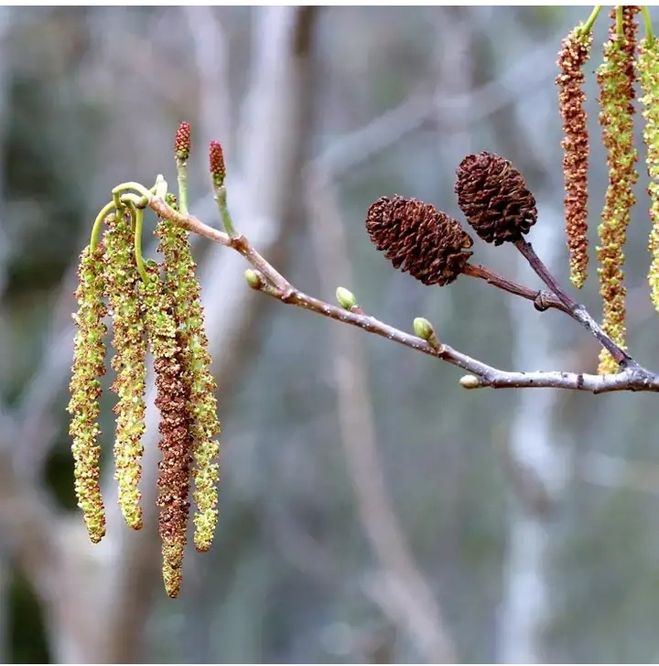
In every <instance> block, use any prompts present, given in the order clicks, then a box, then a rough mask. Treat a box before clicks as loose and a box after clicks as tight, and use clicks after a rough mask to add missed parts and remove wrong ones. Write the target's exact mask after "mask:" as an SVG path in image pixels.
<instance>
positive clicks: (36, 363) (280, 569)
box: [0, 7, 659, 662]
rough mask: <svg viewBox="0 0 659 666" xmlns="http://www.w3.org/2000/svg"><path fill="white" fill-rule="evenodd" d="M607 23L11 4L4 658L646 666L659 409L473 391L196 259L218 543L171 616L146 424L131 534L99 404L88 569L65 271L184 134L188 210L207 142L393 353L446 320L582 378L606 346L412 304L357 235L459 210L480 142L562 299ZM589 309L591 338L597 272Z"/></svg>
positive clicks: (312, 282)
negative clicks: (397, 197)
mask: <svg viewBox="0 0 659 666" xmlns="http://www.w3.org/2000/svg"><path fill="white" fill-rule="evenodd" d="M588 13H589V8H578V7H573V8H561V7H551V8H541V7H536V8H523V7H515V8H506V7H496V8H487V7H473V8H469V7H460V8H452V7H435V8H430V7H428V8H398V9H396V8H380V9H378V8H338V7H336V8H320V7H319V8H304V7H301V8H268V9H263V8H260V9H250V8H209V7H195V8H177V7H148V8H122V7H109V8H101V7H95V8H55V7H53V8H10V7H2V8H0V661H5V662H33V661H37V662H41V661H51V662H76V661H85V662H126V661H128V662H134V661H136V662H149V661H151V662H152V661H157V662H163V661H164V662H223V661H242V662H251V661H266V662H277V661H291V662H300V661H307V662H315V661H329V662H347V661H369V662H392V661H403V662H405V661H407V662H409V661H421V662H432V661H460V662H482V661H486V662H487V661H500V662H510V661H513V662H520V661H521V662H537V661H558V662H560V661H577V662H578V661H591V662H602V661H622V662H635V661H655V660H657V659H659V632H657V630H656V626H657V617H658V615H659V511H658V508H659V450H658V449H657V446H656V432H657V405H656V398H654V396H652V395H649V394H648V395H623V394H620V395H617V394H610V395H605V396H599V397H594V396H590V395H581V394H575V393H568V392H562V393H558V392H551V391H544V390H542V391H541V390H538V391H500V392H494V391H488V390H483V391H472V392H465V391H464V390H462V389H461V388H460V387H459V385H458V379H459V377H460V372H459V371H458V370H457V369H456V368H453V367H451V366H448V365H444V364H441V363H438V362H436V361H433V359H431V358H428V357H426V356H424V355H422V354H414V353H412V352H411V351H410V350H409V349H407V348H404V347H398V346H396V345H395V344H392V343H390V342H388V341H386V340H383V339H381V338H377V337H375V336H368V335H365V334H364V333H363V332H361V331H359V330H356V329H352V328H349V327H344V326H341V325H339V324H337V323H335V322H332V321H329V320H325V319H322V318H320V317H317V316H315V315H312V314H309V313H306V312H304V311H301V310H296V309H293V308H287V307H285V306H283V305H278V304H277V303H275V302H274V301H272V300H271V299H268V298H267V297H265V296H263V295H262V294H258V293H254V292H252V291H251V290H250V289H249V288H248V287H247V285H246V284H245V282H244V279H243V271H244V269H245V268H246V264H245V263H244V261H243V260H242V259H241V258H240V257H239V256H237V255H234V253H232V252H230V251H228V250H226V249H223V248H219V247H210V244H209V243H207V242H206V241H203V240H197V241H196V242H195V244H194V252H195V256H196V258H197V259H198V262H199V265H200V275H201V279H202V284H203V290H204V291H203V297H204V303H205V306H206V313H207V326H208V333H209V338H210V340H211V345H212V350H213V353H214V358H215V363H214V373H215V375H216V377H217V380H218V383H219V386H220V389H219V393H218V396H219V401H220V416H221V419H222V422H223V434H222V444H223V449H222V484H221V500H220V501H221V520H220V526H219V531H218V535H217V539H216V542H215V545H214V547H213V549H212V551H211V552H210V553H208V554H205V555H200V554H196V553H194V551H193V549H192V548H189V552H188V555H187V558H186V562H185V573H184V583H183V590H182V593H181V595H180V597H179V598H178V599H177V600H175V601H172V600H169V599H168V598H167V597H166V596H165V593H164V591H163V587H162V583H161V580H160V572H159V568H160V555H159V542H158V538H157V526H156V516H155V511H154V509H153V496H154V489H153V485H154V477H155V466H156V461H157V456H158V453H157V448H156V446H157V418H156V415H155V414H154V413H153V412H151V411H150V412H149V416H148V431H147V434H146V435H145V438H144V444H145V446H146V448H147V456H146V461H145V474H144V481H143V492H144V495H145V505H146V506H147V507H148V509H149V510H148V511H147V517H146V518H147V519H146V524H145V527H144V529H143V530H142V531H141V532H140V533H132V532H131V531H130V530H129V529H128V528H127V527H125V525H123V524H122V522H121V521H120V520H119V516H118V514H117V511H116V508H115V506H114V505H115V502H114V500H113V494H114V490H113V482H112V471H113V470H112V462H111V459H110V455H109V454H110V451H111V447H112V430H113V424H112V411H111V410H112V404H113V402H114V401H113V398H112V396H111V394H109V393H105V394H104V398H103V415H102V426H103V430H104V435H103V446H104V450H105V452H106V454H107V455H106V458H105V461H104V465H105V473H106V477H107V478H106V480H107V484H106V485H107V489H106V492H105V494H106V504H107V506H108V507H109V509H108V510H109V516H108V534H107V536H106V537H105V539H104V540H103V542H102V543H101V544H100V545H98V546H93V545H91V543H90V542H89V540H88V538H87V536H86V533H85V531H84V527H83V521H82V518H81V516H80V514H79V512H78V511H77V509H76V508H75V499H74V495H73V480H72V461H71V456H70V451H69V446H70V441H69V437H68V433H67V428H68V415H67V414H66V412H65V407H66V404H67V400H68V396H67V388H66V387H67V384H68V379H69V368H70V362H71V355H72V340H73V333H74V331H73V325H72V321H71V316H70V315H71V312H72V311H73V310H74V309H75V303H74V300H73V296H72V293H73V290H74V287H75V267H76V264H77V259H78V255H79V253H80V251H81V249H82V248H83V246H84V245H85V244H86V243H87V239H88V234H89V229H90V225H91V222H92V220H93V218H94V216H95V214H96V212H97V211H98V209H99V208H100V207H101V206H102V205H103V204H104V203H105V202H106V201H107V200H108V198H109V191H110V189H111V188H112V187H113V186H114V185H115V184H117V183H119V182H121V181H125V180H139V181H141V182H143V183H145V184H146V185H149V186H150V185H151V184H152V183H153V181H154V179H155V176H156V174H157V173H160V172H162V173H164V174H165V175H166V176H167V178H168V179H169V181H170V183H174V182H175V172H174V163H173V155H172V153H173V149H172V141H173V135H174V131H175V129H176V127H177V125H178V123H179V122H180V121H181V120H184V119H185V120H189V121H190V122H191V123H192V125H193V131H194V136H193V141H194V144H193V154H192V158H191V162H190V187H191V208H192V211H193V212H194V213H195V214H197V215H198V216H199V217H201V218H202V219H204V220H205V221H207V222H209V223H210V224H213V225H217V224H218V219H217V215H216V210H215V207H214V202H213V200H212V198H211V196H210V187H209V179H208V175H207V173H206V146H207V143H208V141H209V140H210V139H219V140H221V141H222V142H223V145H224V148H225V156H226V160H227V163H228V170H229V177H228V191H229V202H230V206H231V208H232V211H233V213H234V218H235V220H236V222H237V225H238V227H239V229H241V230H242V231H243V232H244V233H245V234H246V235H248V236H249V237H250V238H251V240H252V241H253V242H254V244H255V245H256V246H257V247H258V248H259V249H260V250H261V251H262V252H263V254H264V255H265V256H266V257H267V258H269V259H270V260H271V261H272V263H273V264H274V265H275V266H277V267H278V268H279V269H280V271H282V272H283V273H284V274H285V275H287V276H288V277H289V278H290V279H291V280H292V281H293V282H294V283H295V284H296V285H297V286H298V287H300V288H302V289H304V290H305V291H307V292H308V293H311V294H313V295H316V296H319V297H321V298H324V299H326V300H333V294H334V290H335V288H336V286H337V285H343V286H346V287H348V288H350V289H352V290H353V291H354V292H355V293H356V295H357V298H358V300H359V303H360V304H361V305H362V307H364V309H365V310H366V311H367V312H368V313H370V314H373V315H375V316H378V317H379V318H381V319H384V320H385V321H387V322H389V323H391V324H393V325H396V326H398V327H400V328H403V329H408V330H409V329H410V328H411V322H412V319H413V318H414V317H416V316H425V317H428V318H429V319H430V320H431V321H432V322H433V323H434V325H435V327H436V329H437V331H438V333H439V336H440V338H442V339H443V340H446V341H447V342H448V343H450V344H452V345H453V346H456V347H457V348H459V349H460V350H461V351H464V352H465V353H468V354H470V355H472V356H475V357H477V358H480V359H482V360H484V361H486V362H488V363H490V364H493V365H496V366H498V367H502V368H506V369H531V370H535V369H558V368H561V369H570V370H583V371H594V369H595V368H596V362H597V353H598V349H597V347H596V345H595V344H594V342H593V341H592V340H591V339H590V338H589V337H588V336H587V335H586V334H585V333H584V332H583V331H582V330H580V329H579V328H578V327H576V326H575V325H573V324H572V323H571V322H570V321H568V320H566V319H565V317H564V316H562V315H561V314H560V313H557V312H552V311H550V312H546V313H539V312H536V311H535V310H534V309H533V307H532V306H531V305H530V304H529V303H527V302H519V303H518V302H516V300H515V299H513V298H512V297H509V296H506V295H505V294H502V293H500V292H497V291H495V290H493V289H491V288H489V287H487V285H485V284H483V283H477V281H474V280H468V279H466V278H462V279H460V280H458V281H457V283H455V284H454V285H452V286H451V287H450V288H446V289H438V288H430V287H425V286H424V285H422V284H420V283H418V282H416V281H414V280H413V279H412V278H410V277H409V276H408V275H403V274H401V273H397V272H395V271H394V270H393V269H392V268H391V267H390V265H389V263H388V262H387V261H386V260H385V259H384V258H383V257H382V256H381V255H380V254H378V253H377V252H376V251H375V249H374V248H373V247H372V246H371V245H370V243H369V242H368V238H367V236H366V233H365V231H364V228H363V219H364V214H365V211H366V209H367V207H368V205H369V203H370V202H371V201H372V200H373V199H375V198H377V197H378V196H380V195H383V194H393V193H400V194H404V195H407V196H415V197H418V198H421V199H423V200H425V201H429V202H433V203H434V204H436V205H437V206H439V207H440V208H442V209H443V210H445V211H447V212H448V213H449V214H451V215H454V216H459V211H458V209H457V204H456V201H455V197H454V195H453V182H454V170H455V167H456V166H457V164H458V163H459V161H460V160H461V158H462V157H463V156H464V155H465V154H467V153H469V152H476V151H480V150H483V149H488V150H491V151H495V152H498V153H500V154H502V155H504V156H506V157H508V158H509V159H511V160H512V161H513V163H514V164H515V165H516V166H517V167H519V168H520V169H521V170H522V172H523V173H524V174H525V176H526V178H527V181H528V183H529V186H530V188H531V190H532V191H533V192H534V193H535V195H536V198H537V201H538V209H539V213H540V220H539V222H538V224H537V225H536V227H535V228H534V229H533V231H532V233H531V235H530V238H531V240H532V241H533V243H534V244H535V246H536V248H537V250H538V251H539V253H540V254H541V255H542V256H543V257H544V258H545V259H546V261H547V262H548V263H549V264H550V265H551V266H552V267H553V268H554V269H555V271H556V273H557V274H558V275H560V276H561V277H562V279H563V281H564V282H567V255H566V250H565V244H564V238H563V226H562V225H563V222H562V172H561V151H560V140H561V129H560V117H559V113H558V110H557V99H556V98H557V95H556V90H555V86H554V77H555V75H556V66H555V59H556V52H557V50H558V48H559V45H560V40H561V38H562V37H563V36H564V35H566V34H567V32H568V31H569V29H570V28H571V27H572V26H573V25H575V24H576V23H577V22H578V21H580V20H585V18H586V17H587V15H588ZM607 22H608V19H607V18H606V17H605V16H601V17H600V19H599V21H598V23H597V24H596V28H595V47H594V49H593V57H592V59H591V62H590V63H589V65H588V67H587V71H588V83H587V92H588V96H589V102H590V107H589V108H590V124H591V137H592V146H593V148H592V154H593V159H592V168H591V197H592V198H591V238H592V250H593V252H592V253H591V257H593V255H594V247H595V243H596V230H595V227H596V225H597V222H598V214H599V211H600V208H601V206H602V203H603V195H604V190H605V186H606V168H605V165H604V163H603V151H602V147H601V139H600V133H599V128H598V126H597V111H596V107H595V106H594V100H595V97H596V94H597V91H596V86H595V83H594V76H593V70H594V69H595V67H596V66H597V64H598V63H599V62H600V58H601V48H600V45H601V43H602V41H603V39H604V38H605V35H606V23H607ZM639 148H640V149H641V151H642V146H641V145H640V142H639ZM642 154H643V153H642ZM639 168H640V169H641V170H643V166H642V162H641V163H640V165H639ZM644 190H645V184H644V179H643V178H641V179H640V182H639V184H638V187H637V192H638V205H637V207H636V209H635V212H634V217H633V224H632V227H631V229H630V240H629V244H628V247H627V250H626V255H627V286H628V288H629V299H628V308H629V317H628V325H629V330H630V333H629V344H630V348H631V350H632V351H633V353H634V354H635V355H636V357H637V358H638V359H639V360H640V361H641V362H642V363H645V364H648V365H649V366H650V367H657V365H659V361H658V359H659V353H658V352H659V344H658V343H657V340H658V339H659V338H658V336H657V333H658V332H659V322H658V321H657V319H656V318H655V317H654V315H653V311H652V308H651V304H650V300H649V293H648V288H647V284H646V281H645V275H646V273H647V269H648V264H649V260H648V255H647V251H646V244H647V235H648V231H649V221H648V215H647V213H646V211H647V198H646V195H645V192H644ZM148 225H149V228H150V229H152V228H153V226H152V221H151V222H150V223H148ZM154 252H155V243H154V242H153V239H151V240H150V242H149V244H148V246H147V254H149V256H155V255H154ZM475 259H476V260H477V261H480V262H482V263H486V264H488V265H490V266H492V267H494V268H496V269H498V270H500V271H501V272H504V273H505V274H506V275H508V276H509V277H512V278H517V279H518V280H521V281H523V282H526V283H528V284H529V285H533V286H537V285H538V281H537V279H536V278H535V276H533V275H532V274H531V273H530V271H529V270H528V268H527V267H526V266H524V265H522V264H521V263H520V262H519V260H518V258H517V257H516V256H515V253H514V251H513V248H510V247H501V248H491V247H489V246H485V244H484V243H482V242H477V244H476V252H475ZM593 264H594V262H593ZM581 298H583V300H584V301H585V302H586V303H587V304H588V306H589V307H590V308H591V309H592V311H593V312H594V313H595V314H598V313H599V311H600V302H599V298H598V295H597V282H596V273H595V266H594V265H593V266H592V267H591V276H590V280H589V282H588V284H587V286H586V288H585V290H584V292H583V294H581ZM110 375H111V373H108V376H107V377H106V378H105V386H108V385H109V383H110V381H111V376H110ZM149 390H150V391H152V389H151V388H150V389H149ZM150 395H151V396H152V393H151V394H150Z"/></svg>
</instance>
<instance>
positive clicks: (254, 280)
mask: <svg viewBox="0 0 659 666" xmlns="http://www.w3.org/2000/svg"><path fill="white" fill-rule="evenodd" d="M245 280H247V284H248V285H249V286H250V287H251V288H252V289H260V288H261V284H262V281H261V276H260V275H259V274H258V273H257V272H256V271H253V270H252V269H251V268H248V269H247V270H246V271H245Z"/></svg>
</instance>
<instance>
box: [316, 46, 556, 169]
mask: <svg viewBox="0 0 659 666" xmlns="http://www.w3.org/2000/svg"><path fill="white" fill-rule="evenodd" d="M562 37H563V35H562V33H561V34H560V35H555V36H554V37H552V38H551V39H549V40H547V42H545V43H543V44H541V45H540V46H538V47H537V48H536V49H535V50H533V51H531V52H530V53H525V54H524V57H523V58H519V59H518V60H517V61H516V62H515V63H514V64H513V65H512V66H511V67H509V68H506V69H505V70H504V73H503V74H502V76H501V77H499V78H497V79H494V80H492V81H489V82H488V83H486V84H484V85H482V86H481V87H479V88H476V89H475V90H471V91H468V92H466V93H461V94H457V95H451V96H446V95H445V94H444V91H443V89H442V82H441V80H439V81H437V83H436V84H435V85H430V84H429V83H424V84H422V85H421V86H418V87H417V88H416V89H415V90H414V91H413V92H412V93H411V94H410V95H409V96H408V97H406V98H405V99H404V100H403V101H402V102H401V103H400V104H398V105H397V106H394V107H392V108H391V109H388V110H387V111H385V112H384V113H383V114H382V115H380V116H377V117H376V118H374V119H372V120H370V121H369V122H368V123H366V124H365V125H364V126H362V127H360V128H358V129H355V130H352V131H351V132H347V133H346V134H344V135H342V136H340V137H338V138H336V139H334V140H333V141H332V144H331V146H330V147H329V148H327V149H326V150H325V151H324V152H321V154H320V155H318V156H317V157H316V158H315V159H314V160H313V163H312V168H317V169H319V170H320V171H322V172H323V173H327V174H328V175H334V176H337V175H340V174H343V173H344V172H346V171H348V170H349V169H351V168H353V167H355V166H357V165H359V164H362V163H363V162H366V161H367V160H368V159H370V158H371V157H373V156H374V155H375V154H377V153H379V152H382V151H383V150H386V149H387V148H389V147H391V146H392V145H394V144H396V143H397V142H398V141H400V140H401V139H403V138H404V137H405V136H407V135H408V134H411V133H412V132H415V131H417V130H419V129H421V128H422V127H423V126H424V125H426V124H430V123H436V122H437V118H438V113H441V118H442V119H446V118H448V116H449V112H451V111H455V109H460V110H461V112H462V114H461V116H460V120H459V122H460V126H461V127H468V126H470V125H476V124H478V123H481V122H482V121H483V120H484V119H485V118H487V117H488V116H489V115H491V114H493V113H496V112H497V111H500V110H501V109H503V108H505V107H506V106H508V105H510V104H516V103H517V102H518V101H519V100H520V97H519V94H518V91H519V90H520V89H524V90H525V94H526V97H528V95H529V94H530V93H531V92H532V91H533V90H534V89H538V88H540V87H542V85H543V84H544V82H545V81H546V80H547V79H550V78H553V76H554V74H555V72H554V70H555V65H554V59H555V54H556V44H558V43H560V40H561V39H562ZM433 80H437V77H433ZM429 88H430V90H428V89H429ZM442 123H447V124H448V121H447V120H442ZM447 129H449V130H450V129H451V128H450V127H448V128H447Z"/></svg>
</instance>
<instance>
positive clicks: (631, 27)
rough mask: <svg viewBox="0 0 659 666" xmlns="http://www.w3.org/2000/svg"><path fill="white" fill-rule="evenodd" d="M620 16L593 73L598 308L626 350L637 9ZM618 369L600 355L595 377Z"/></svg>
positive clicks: (635, 176) (635, 175)
mask: <svg viewBox="0 0 659 666" xmlns="http://www.w3.org/2000/svg"><path fill="white" fill-rule="evenodd" d="M622 11H623V31H622V32H623V34H622V35H618V34H617V30H616V21H615V10H612V18H613V19H614V20H613V25H612V27H611V28H610V31H609V40H608V41H607V42H606V43H605V45H604V60H603V62H602V64H601V65H600V67H599V68H598V70H597V80H598V83H599V86H600V98H599V101H600V108H601V110H600V114H599V120H600V124H601V126H602V134H603V139H604V146H605V148H606V154H607V164H608V169H609V185H608V188H607V191H606V199H605V203H604V209H603V210H602V222H601V224H600V225H599V228H598V232H599V238H600V245H599V247H598V248H597V256H598V259H599V264H600V265H599V268H598V273H599V281H600V294H601V296H602V302H603V317H602V327H603V328H604V330H605V331H606V333H607V334H608V335H609V336H610V337H611V339H612V340H613V341H614V342H615V343H616V344H617V345H619V346H620V347H621V348H623V349H625V348H626V345H625V337H626V328H625V294H626V290H625V287H624V284H623V282H624V272H623V263H624V253H623V249H624V245H625V241H626V238H627V227H628V225H629V220H630V213H631V208H632V206H633V204H634V201H635V197H634V193H633V191H632V188H633V185H634V183H635V182H636V180H637V179H638V173H637V172H636V169H635V167H634V165H635V163H636V161H637V159H638V155H637V152H636V149H635V148H634V123H633V118H634V105H633V100H634V82H635V72H634V53H635V50H636V27H637V26H636V21H635V15H636V13H637V11H638V7H632V6H626V7H623V8H622ZM617 371H618V366H617V363H616V362H615V360H614V359H613V357H612V356H611V354H610V353H609V352H608V351H606V350H604V349H603V350H602V351H601V352H600V362H599V369H598V372H599V373H600V374H607V373H614V372H617Z"/></svg>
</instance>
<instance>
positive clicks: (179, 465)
mask: <svg viewBox="0 0 659 666" xmlns="http://www.w3.org/2000/svg"><path fill="white" fill-rule="evenodd" d="M147 274H148V276H149V280H148V282H147V283H146V284H144V283H143V282H141V281H140V289H141V292H142V299H143V303H144V313H145V326H146V331H147V337H148V340H149V346H150V348H151V352H152V353H153V357H154V362H153V365H154V370H155V373H156V393H157V395H156V406H157V407H158V409H159V410H160V426H159V431H160V442H159V448H160V451H161V453H162V459H161V461H160V462H159V464H158V499H157V504H158V507H159V509H160V511H159V517H158V527H159V531H160V538H161V540H162V558H163V562H162V573H163V580H164V583H165V590H166V591H167V594H168V595H169V596H170V597H176V596H177V595H178V593H179V590H180V588H181V579H182V573H183V571H182V569H183V553H184V550H185V544H186V540H187V539H186V528H187V522H188V514H189V510H190V503H189V501H188V494H189V484H190V449H191V442H190V434H189V416H188V399H189V396H188V390H187V387H186V383H185V381H184V377H183V364H182V361H181V345H180V342H179V339H178V337H177V330H176V329H177V325H176V320H175V319H174V315H173V306H172V302H171V298H170V296H169V294H168V293H167V291H166V290H165V287H164V285H163V283H162V282H161V280H160V276H159V273H158V268H157V266H156V265H155V264H154V263H153V262H149V263H148V264H147Z"/></svg>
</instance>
